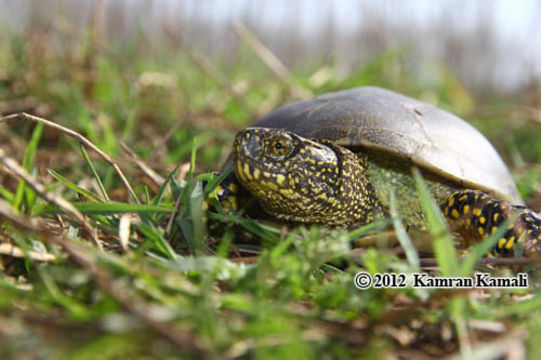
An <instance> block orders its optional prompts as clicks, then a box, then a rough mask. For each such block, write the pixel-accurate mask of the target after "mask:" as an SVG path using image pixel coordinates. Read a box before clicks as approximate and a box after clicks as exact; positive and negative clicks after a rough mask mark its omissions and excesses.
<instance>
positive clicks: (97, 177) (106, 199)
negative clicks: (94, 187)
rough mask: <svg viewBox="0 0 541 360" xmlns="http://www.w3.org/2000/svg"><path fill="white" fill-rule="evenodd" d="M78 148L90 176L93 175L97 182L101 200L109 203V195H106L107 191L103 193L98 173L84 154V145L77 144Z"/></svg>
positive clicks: (103, 189) (103, 188) (86, 154)
mask: <svg viewBox="0 0 541 360" xmlns="http://www.w3.org/2000/svg"><path fill="white" fill-rule="evenodd" d="M79 147H80V148H81V153H82V154H83V157H84V158H85V161H86V163H87V164H88V167H89V168H90V170H91V171H92V175H94V179H96V181H97V182H98V187H99V188H100V191H101V194H102V195H103V198H104V199H105V201H110V199H109V195H107V191H105V187H104V186H103V183H102V181H101V178H100V177H99V175H98V172H97V171H96V168H95V167H94V164H93V163H92V160H90V157H89V156H88V153H87V152H86V149H85V147H84V145H83V144H79Z"/></svg>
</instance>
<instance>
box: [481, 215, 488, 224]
mask: <svg viewBox="0 0 541 360" xmlns="http://www.w3.org/2000/svg"><path fill="white" fill-rule="evenodd" d="M485 221H487V219H485V217H484V216H481V217H480V218H479V222H480V223H481V224H484V223H485Z"/></svg>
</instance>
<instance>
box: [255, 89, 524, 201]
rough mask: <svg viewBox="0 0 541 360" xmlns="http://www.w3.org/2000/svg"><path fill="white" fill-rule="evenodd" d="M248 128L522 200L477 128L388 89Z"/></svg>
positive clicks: (284, 113)
mask: <svg viewBox="0 0 541 360" xmlns="http://www.w3.org/2000/svg"><path fill="white" fill-rule="evenodd" d="M253 126H257V127H267V128H278V129H285V130H288V131H291V132H294V133H296V134H298V135H301V136H304V137H307V138H313V139H327V140H331V141H333V142H335V143H336V144H339V145H342V146H346V147H352V148H354V147H355V146H365V147H370V148H375V149H379V150H383V151H387V152H390V153H392V154H394V155H396V156H398V157H401V158H404V159H407V160H409V161H411V162H412V163H413V164H416V165H418V166H420V167H422V168H425V169H428V170H430V171H432V172H434V173H436V174H439V175H440V176H443V177H445V178H447V179H450V180H452V181H454V182H456V183H459V184H461V185H463V186H464V187H468V188H474V189H480V190H484V191H488V192H491V193H493V194H494V195H496V196H498V197H501V198H503V199H506V200H508V201H510V202H512V203H515V204H522V203H523V202H522V199H521V198H520V195H519V193H518V191H517V188H516V186H515V183H514V181H513V178H512V176H511V174H510V173H509V170H508V169H507V167H506V165H505V164H504V162H503V160H502V159H501V158H500V156H499V155H498V153H497V152H496V150H495V149H494V147H493V146H492V145H491V144H490V143H489V142H488V140H487V139H486V138H485V137H484V136H483V135H482V134H481V133H480V132H479V131H477V130H476V129H475V128H474V127H472V126H471V125H470V124H468V123H467V122H466V121H464V120H462V119H461V118H459V117H457V116H455V115H453V114H451V113H449V112H447V111H444V110H441V109H439V108H437V107H435V106H432V105H429V104H426V103H424V102H422V101H419V100H416V99H413V98H410V97H407V96H404V95H401V94H398V93H395V92H392V91H389V90H385V89H381V88H377V87H361V88H356V89H351V90H345V91H339V92H334V93H329V94H325V95H323V96H319V97H316V98H313V99H309V100H304V101H299V102H295V103H291V104H289V105H285V106H283V107H281V108H278V109H277V110H275V111H273V112H271V113H269V114H268V115H266V116H264V117H263V118H261V119H260V120H258V121H257V122H256V123H255V124H254V125H253Z"/></svg>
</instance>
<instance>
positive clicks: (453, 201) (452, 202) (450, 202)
mask: <svg viewBox="0 0 541 360" xmlns="http://www.w3.org/2000/svg"><path fill="white" fill-rule="evenodd" d="M454 203H455V198H454V197H452V198H450V199H449V206H453V204H454Z"/></svg>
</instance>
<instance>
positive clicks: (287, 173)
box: [233, 128, 375, 225]
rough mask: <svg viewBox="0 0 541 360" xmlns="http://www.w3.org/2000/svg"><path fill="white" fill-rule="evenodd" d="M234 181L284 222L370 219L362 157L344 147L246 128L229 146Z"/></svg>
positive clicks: (371, 205)
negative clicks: (232, 161) (231, 152)
mask: <svg viewBox="0 0 541 360" xmlns="http://www.w3.org/2000/svg"><path fill="white" fill-rule="evenodd" d="M233 157H234V171H235V175H236V176H237V179H238V180H239V182H240V183H241V184H242V185H243V186H244V187H245V188H246V189H248V191H249V192H250V193H251V194H252V195H253V196H254V197H255V198H256V199H257V200H258V201H259V203H260V204H261V206H262V207H263V209H264V210H265V211H266V212H268V213H269V214H271V215H273V216H275V217H277V218H279V219H282V220H286V221H292V222H303V223H318V224H326V225H349V224H353V223H358V222H368V221H370V220H371V213H372V212H373V210H374V209H373V208H374V200H375V198H374V195H373V192H372V191H371V186H370V184H369V181H368V179H367V177H366V175H365V173H366V171H365V169H364V168H363V163H362V161H361V162H360V161H359V158H358V157H357V156H356V155H355V154H353V153H352V152H351V151H349V150H348V149H346V148H343V147H340V146H337V145H334V144H332V143H330V142H327V141H313V140H310V139H306V138H303V137H301V136H298V135H296V134H293V133H291V132H287V131H285V130H278V129H267V128H248V129H245V130H242V131H240V132H239V133H238V134H237V136H236V138H235V142H234V145H233Z"/></svg>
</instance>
